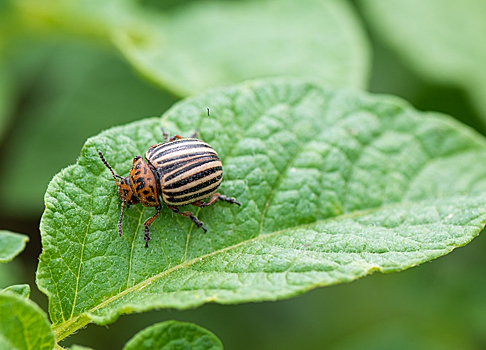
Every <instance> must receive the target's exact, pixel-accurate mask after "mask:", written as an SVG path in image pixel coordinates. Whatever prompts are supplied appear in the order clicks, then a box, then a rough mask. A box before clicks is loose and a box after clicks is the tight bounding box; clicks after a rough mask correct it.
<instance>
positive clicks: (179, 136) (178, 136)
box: [169, 135, 183, 142]
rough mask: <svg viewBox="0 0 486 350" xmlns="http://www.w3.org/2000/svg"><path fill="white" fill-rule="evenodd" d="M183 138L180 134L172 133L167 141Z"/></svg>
mask: <svg viewBox="0 0 486 350" xmlns="http://www.w3.org/2000/svg"><path fill="white" fill-rule="evenodd" d="M180 139H183V137H182V136H181V135H174V136H172V137H171V138H170V139H169V142H171V141H174V140H180Z"/></svg>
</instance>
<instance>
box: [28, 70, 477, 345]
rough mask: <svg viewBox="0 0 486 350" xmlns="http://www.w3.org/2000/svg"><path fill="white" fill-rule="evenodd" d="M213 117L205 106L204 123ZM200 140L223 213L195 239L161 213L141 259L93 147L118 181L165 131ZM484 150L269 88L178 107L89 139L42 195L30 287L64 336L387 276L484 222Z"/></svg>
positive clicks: (369, 101) (413, 122) (289, 86)
mask: <svg viewBox="0 0 486 350" xmlns="http://www.w3.org/2000/svg"><path fill="white" fill-rule="evenodd" d="M206 108H210V109H211V116H207V114H206ZM162 126H163V127H164V128H165V129H166V130H170V131H171V132H172V133H179V134H181V135H189V134H191V133H192V131H193V130H194V129H196V128H199V129H200V134H201V138H202V139H203V140H205V141H207V142H208V143H210V144H211V145H212V146H213V147H214V148H215V149H216V150H217V151H218V153H219V154H220V156H221V159H222V161H223V164H224V166H225V179H224V181H223V185H222V188H221V191H220V192H221V193H224V194H227V195H234V196H235V197H236V198H238V200H239V201H241V202H242V203H243V206H242V207H241V208H239V207H234V206H231V205H229V204H227V203H218V204H217V205H215V206H214V207H210V208H205V209H204V210H195V213H196V214H197V215H198V216H199V218H200V219H201V220H203V221H204V222H205V224H206V227H207V228H208V230H209V231H208V233H207V234H203V233H202V232H201V230H198V229H196V228H195V227H194V226H193V225H192V223H191V222H190V221H189V220H187V219H186V218H183V217H180V216H175V215H173V214H172V212H170V210H168V209H167V208H165V209H164V210H163V211H162V213H161V215H160V216H159V218H158V219H157V220H156V221H155V222H154V224H153V225H152V234H151V235H152V241H150V246H149V248H148V249H146V248H144V242H143V225H142V223H143V221H144V220H145V219H146V218H148V217H149V216H151V215H153V214H154V209H153V208H143V207H141V206H133V207H131V208H129V209H128V210H127V211H126V216H125V217H124V220H123V230H124V231H123V236H122V237H121V238H120V237H118V234H117V230H116V223H117V220H118V217H119V211H120V200H119V198H118V192H117V189H116V186H115V183H114V181H113V179H112V177H111V174H110V173H109V171H108V170H107V169H106V168H105V166H104V165H103V164H102V162H101V160H100V159H99V157H98V154H97V151H98V150H101V151H102V152H103V153H104V154H105V156H106V158H107V160H108V161H109V162H110V163H111V164H112V165H113V167H114V168H115V170H116V171H117V172H118V173H119V174H121V175H125V174H127V173H128V170H129V168H130V166H131V163H132V159H133V157H134V156H135V155H137V154H143V153H144V152H145V150H146V149H147V148H148V147H149V146H150V145H152V144H155V143H157V142H159V141H161V140H162V130H161V127H162ZM485 160H486V142H485V140H484V139H483V137H481V136H480V135H478V134H477V133H475V132H474V131H472V130H470V129H469V128H467V127H465V126H463V125H461V124H460V123H458V122H456V121H454V120H453V119H452V118H450V117H447V116H444V115H439V114H434V113H419V112H417V111H415V110H414V109H413V108H412V107H410V106H409V105H408V104H406V103H405V102H403V101H402V100H399V99H396V98H392V97H387V96H372V95H369V94H365V93H362V92H357V91H353V90H333V89H330V88H328V87H325V86H322V85H320V84H319V83H316V82H312V81H307V80H301V79H284V78H282V79H269V80H257V81H249V82H245V83H242V84H240V85H236V86H231V87H226V88H220V89H217V90H213V91H210V92H207V93H205V94H202V95H200V96H197V97H194V98H190V99H187V100H185V101H183V102H181V103H179V104H177V105H176V106H175V107H173V108H172V109H171V110H169V111H168V112H167V113H165V114H164V115H163V116H162V118H161V119H158V118H153V119H147V120H143V121H140V122H136V123H132V124H129V125H126V126H122V127H116V128H113V129H110V130H107V131H106V132H103V133H101V134H100V135H99V136H96V137H93V138H91V139H89V140H88V141H87V143H86V145H85V147H84V148H83V150H82V152H81V156H80V158H79V159H78V162H77V163H76V164H75V165H73V166H70V167H68V168H66V169H64V170H63V171H61V172H60V173H59V174H58V175H56V176H55V177H54V179H53V180H52V181H51V183H50V184H49V187H48V190H47V193H46V210H45V212H44V215H43V217H42V221H41V234H42V244H43V247H44V248H43V253H42V255H41V257H40V263H39V268H38V274H37V283H38V286H39V288H40V289H41V290H42V291H43V292H45V293H46V294H47V295H48V297H49V311H50V316H51V320H52V321H53V326H54V331H55V333H56V338H57V339H62V338H64V337H66V336H67V335H69V334H71V333H72V332H74V331H75V330H77V329H79V328H80V327H82V326H84V325H86V324H87V323H89V322H96V323H98V324H107V323H110V322H113V321H114V320H115V319H116V318H117V317H118V316H119V315H121V314H124V313H131V312H135V311H145V310H151V309H154V308H168V307H171V308H179V309H186V308H191V307H195V306H198V305H201V304H203V303H207V302H218V303H223V304H232V303H241V302H249V301H263V300H277V299H282V298H288V297H291V296H295V295H298V294H301V293H304V292H306V291H308V290H310V289H312V288H316V287H319V286H328V285H332V284H337V283H343V282H349V281H353V280H355V279H357V278H360V277H363V276H366V275H368V274H370V273H372V272H374V271H380V272H395V271H400V270H404V269H407V268H410V267H413V266H416V265H418V264H421V263H423V262H426V261H429V260H431V259H434V258H437V257H440V256H442V255H445V254H447V253H449V252H450V251H452V250H453V249H454V248H456V247H459V246H462V245H464V244H467V243H468V242H469V241H470V240H471V239H472V238H474V237H475V236H476V235H477V234H478V233H479V231H480V230H481V229H482V228H483V226H484V223H485V222H486V207H485V205H486V195H485V194H484V191H485V190H486V180H485V179H486V176H485V175H486V161H485Z"/></svg>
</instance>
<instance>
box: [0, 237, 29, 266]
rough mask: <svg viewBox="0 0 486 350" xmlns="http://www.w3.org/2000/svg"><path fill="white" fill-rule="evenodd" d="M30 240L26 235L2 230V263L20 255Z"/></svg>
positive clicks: (0, 246)
mask: <svg viewBox="0 0 486 350" xmlns="http://www.w3.org/2000/svg"><path fill="white" fill-rule="evenodd" d="M28 241H29V237H28V236H26V235H23V234H20V233H14V232H10V231H6V230H0V263H4V262H8V261H11V260H12V259H13V258H15V257H16V256H17V255H19V254H20V252H22V250H24V248H25V244H26V243H27V242H28Z"/></svg>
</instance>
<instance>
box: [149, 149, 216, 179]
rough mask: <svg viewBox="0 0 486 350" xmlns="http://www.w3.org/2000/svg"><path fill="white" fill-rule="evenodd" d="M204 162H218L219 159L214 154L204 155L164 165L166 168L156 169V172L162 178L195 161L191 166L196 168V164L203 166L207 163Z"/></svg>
mask: <svg viewBox="0 0 486 350" xmlns="http://www.w3.org/2000/svg"><path fill="white" fill-rule="evenodd" d="M205 160H210V161H219V158H218V156H217V155H215V154H210V155H205V156H202V157H197V158H191V159H187V160H181V161H180V162H177V163H174V164H169V165H166V166H161V167H158V168H157V172H158V173H159V175H161V176H162V175H163V174H167V173H169V172H172V171H174V170H177V169H180V168H182V167H184V166H186V165H187V164H190V163H193V162H195V161H197V163H196V164H193V165H194V166H197V164H198V165H201V164H205V163H207V161H205ZM170 176H172V175H170ZM166 180H167V179H166Z"/></svg>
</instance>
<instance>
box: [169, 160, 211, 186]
mask: <svg viewBox="0 0 486 350" xmlns="http://www.w3.org/2000/svg"><path fill="white" fill-rule="evenodd" d="M217 161H219V159H217V158H213V157H204V158H202V159H201V160H199V161H198V162H196V163H193V164H190V165H188V166H186V167H184V168H182V169H180V170H177V171H176V172H174V173H171V174H170V175H169V176H167V177H166V178H165V179H164V180H165V182H168V181H170V180H172V179H174V178H176V177H177V176H179V175H182V174H184V173H187V172H188V171H190V170H192V169H194V168H197V167H199V166H201V165H204V164H207V163H212V162H217Z"/></svg>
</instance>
